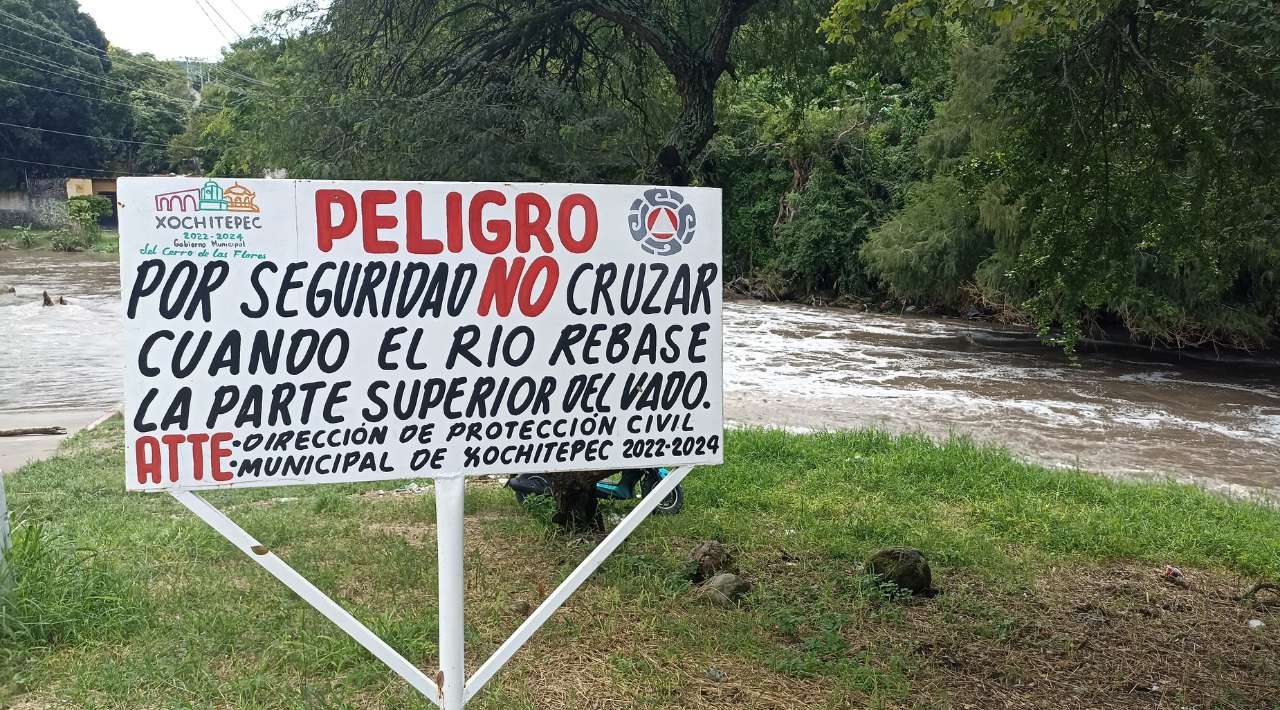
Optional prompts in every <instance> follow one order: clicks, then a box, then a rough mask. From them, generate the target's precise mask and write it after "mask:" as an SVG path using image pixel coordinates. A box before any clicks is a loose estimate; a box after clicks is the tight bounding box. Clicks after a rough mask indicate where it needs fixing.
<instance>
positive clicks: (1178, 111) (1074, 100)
mask: <svg viewBox="0 0 1280 710" xmlns="http://www.w3.org/2000/svg"><path fill="white" fill-rule="evenodd" d="M947 21H951V22H954V23H959V24H960V25H962V26H963V27H965V28H966V32H967V37H966V39H965V40H964V41H963V42H961V43H960V44H959V45H958V46H957V49H956V53H955V55H954V61H953V65H952V66H953V73H954V74H955V76H956V86H957V89H956V91H955V92H954V93H953V94H952V95H951V97H950V99H949V101H948V102H947V104H946V105H945V110H944V112H943V113H942V115H941V116H940V117H939V118H938V120H937V121H936V122H935V123H934V125H933V127H932V130H931V132H930V133H929V135H928V136H927V137H926V139H925V142H924V144H923V145H924V147H925V148H926V149H927V151H926V153H927V154H928V155H931V156H932V157H933V160H934V161H935V162H934V168H935V171H934V176H933V177H932V178H931V179H930V180H929V181H928V182H927V183H923V184H921V185H919V186H918V187H917V188H916V190H915V191H914V193H913V195H914V197H913V198H912V199H911V200H910V201H909V204H908V206H907V208H906V210H905V211H903V212H902V213H901V214H900V215H899V216H898V217H896V218H895V219H893V220H891V221H890V222H889V223H888V224H886V225H885V226H884V227H883V228H881V229H880V230H878V231H877V232H876V233H875V234H874V235H873V236H872V238H871V240H870V241H869V243H868V244H867V245H866V246H865V247H864V249H863V257H864V259H865V260H866V261H867V263H869V264H870V266H871V268H872V270H873V271H874V272H876V273H877V274H878V275H880V276H881V277H882V278H883V279H884V280H885V282H886V283H887V284H888V285H889V287H890V288H891V289H893V290H894V291H895V292H897V293H899V294H900V295H902V296H904V297H907V298H916V299H929V300H938V299H950V300H962V299H963V297H964V294H965V291H964V289H965V288H966V284H971V285H972V286H973V287H974V288H975V289H976V290H975V291H974V292H973V293H974V294H976V295H978V296H979V297H980V298H985V299H989V300H991V301H995V302H998V303H1001V304H1003V306H1004V307H1006V308H1008V309H1012V310H1014V311H1020V312H1025V313H1029V314H1030V315H1032V316H1033V317H1034V318H1035V320H1036V321H1037V322H1038V323H1039V324H1040V325H1041V327H1042V328H1043V329H1044V331H1045V333H1046V335H1048V334H1050V333H1051V332H1052V329H1053V328H1054V327H1061V328H1062V335H1061V337H1062V339H1063V341H1064V342H1065V343H1067V344H1068V345H1070V344H1072V343H1074V342H1076V341H1077V340H1079V339H1080V338H1081V337H1083V336H1084V335H1085V334H1086V332H1087V329H1088V328H1089V326H1090V325H1091V324H1096V323H1099V322H1105V321H1108V320H1117V321H1118V322H1120V323H1122V324H1123V325H1124V326H1125V327H1126V328H1127V329H1128V331H1129V332H1130V333H1131V334H1133V335H1135V336H1138V337H1142V338H1147V339H1152V340H1156V341H1161V342H1166V343H1172V344H1176V345H1207V344H1212V345H1225V346H1234V347H1254V346H1257V345H1259V344H1261V343H1262V342H1263V341H1264V340H1265V338H1267V337H1268V335H1269V334H1271V333H1273V332H1274V331H1275V328H1276V323H1277V318H1278V316H1280V212H1278V210H1277V205H1278V204H1280V6H1277V5H1276V4H1275V3H1274V2H1269V1H1267V0H1181V1H1179V2H1173V3H1164V4H1160V5H1154V4H1148V3H1145V2H1139V1H1138V0H1112V1H1111V2H1102V3H1098V2H1083V1H1080V0H1046V1H1045V2H1035V3H1007V2H1000V3H990V4H980V5H978V4H973V3H969V2H966V1H962V0H940V1H938V2H931V1H928V0H910V1H908V2H901V3H888V4H884V5H875V4H872V3H868V2H866V1H865V0H840V2H838V3H837V5H836V9H835V12H834V13H833V15H832V18H831V19H830V20H829V21H828V23H827V28H828V30H829V31H830V32H831V34H832V36H833V37H835V38H837V39H841V40H847V41H852V42H858V41H860V38H861V37H863V36H865V34H866V33H867V32H874V31H884V30H887V31H888V32H891V33H892V34H893V35H894V36H895V38H896V39H898V40H899V41H902V42H906V43H910V42H913V41H917V40H922V39H923V40H925V41H928V40H929V38H930V35H931V31H932V30H935V29H936V28H938V27H939V26H941V23H944V22H947Z"/></svg>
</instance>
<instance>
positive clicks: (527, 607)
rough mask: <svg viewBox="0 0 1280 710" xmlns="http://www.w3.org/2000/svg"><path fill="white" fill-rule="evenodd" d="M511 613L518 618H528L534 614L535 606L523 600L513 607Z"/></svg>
mask: <svg viewBox="0 0 1280 710" xmlns="http://www.w3.org/2000/svg"><path fill="white" fill-rule="evenodd" d="M511 613H512V614H515V615H516V616H522V617H527V616H529V615H530V614H532V613H533V605H532V604H530V603H529V602H527V601H524V600H523V599H522V600H520V601H517V602H516V603H514V604H512V605H511Z"/></svg>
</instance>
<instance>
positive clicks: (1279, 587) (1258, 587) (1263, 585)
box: [1231, 582, 1280, 602]
mask: <svg viewBox="0 0 1280 710" xmlns="http://www.w3.org/2000/svg"><path fill="white" fill-rule="evenodd" d="M1264 589H1265V590H1267V591H1269V592H1275V593H1276V594H1280V584H1272V583H1271V582H1258V583H1257V584H1255V585H1253V586H1252V587H1250V588H1249V591H1247V592H1245V593H1244V594H1241V595H1240V596H1238V597H1232V598H1231V600H1232V601H1237V602H1243V601H1248V600H1250V599H1252V598H1253V597H1254V595H1255V594H1257V593H1258V592H1261V591H1262V590H1264Z"/></svg>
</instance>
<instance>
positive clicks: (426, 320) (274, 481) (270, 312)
mask: <svg viewBox="0 0 1280 710" xmlns="http://www.w3.org/2000/svg"><path fill="white" fill-rule="evenodd" d="M119 189H120V192H119V200H120V202H121V208H120V233H121V239H120V250H121V258H120V268H121V291H122V300H123V304H122V305H123V311H124V319H125V347H126V353H127V356H126V374H125V399H126V412H125V413H126V425H127V447H128V449H127V450H128V456H127V461H128V465H127V472H126V485H127V487H128V488H129V489H131V490H168V489H199V488H214V487H227V486H252V485H282V484H295V483H326V482H352V481H369V480H379V479H390V478H405V477H431V476H436V475H442V474H456V473H463V474H487V473H517V472H526V471H557V470H584V469H602V470H603V469H623V468H639V467H648V466H655V465H676V464H709V463H719V462H720V461H721V460H722V448H723V431H722V409H721V404H722V403H721V398H722V394H721V373H720V370H721V333H720V309H721V264H720V253H721V233H720V225H721V217H720V192H719V191H718V190H713V189H707V188H658V187H644V186H622V185H556V184H477V183H385V182H370V183H365V182H309V181H275V180H234V181H233V180H206V179H195V178H127V179H122V180H120V187H119Z"/></svg>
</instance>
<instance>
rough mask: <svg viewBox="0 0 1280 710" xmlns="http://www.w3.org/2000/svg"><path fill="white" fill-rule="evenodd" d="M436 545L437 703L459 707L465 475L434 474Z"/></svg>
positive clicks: (448, 707) (447, 707)
mask: <svg viewBox="0 0 1280 710" xmlns="http://www.w3.org/2000/svg"><path fill="white" fill-rule="evenodd" d="M435 486H436V547H437V550H438V558H437V560H438V567H439V575H440V675H441V676H442V677H443V678H442V679H441V678H439V677H438V678H437V680H438V681H440V696H441V703H440V707H441V708H443V710H462V706H463V704H464V703H465V702H466V701H465V700H464V699H463V690H464V688H465V687H466V681H467V677H466V668H465V665H464V664H465V657H464V655H463V653H464V651H463V643H462V641H463V633H464V626H463V624H464V614H463V591H464V589H463V588H464V583H463V582H464V576H463V567H462V557H463V553H462V508H463V498H464V493H465V490H466V479H464V478H463V477H461V476H456V477H451V478H437V479H436V482H435Z"/></svg>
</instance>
